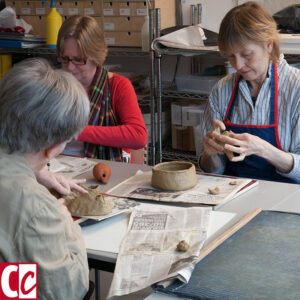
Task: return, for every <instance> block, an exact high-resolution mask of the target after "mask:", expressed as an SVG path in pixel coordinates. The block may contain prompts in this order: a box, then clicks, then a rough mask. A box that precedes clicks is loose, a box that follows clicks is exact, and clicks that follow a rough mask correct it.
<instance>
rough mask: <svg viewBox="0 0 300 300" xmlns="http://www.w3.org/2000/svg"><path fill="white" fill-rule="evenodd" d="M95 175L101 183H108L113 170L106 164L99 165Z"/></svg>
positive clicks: (94, 170) (94, 171)
mask: <svg viewBox="0 0 300 300" xmlns="http://www.w3.org/2000/svg"><path fill="white" fill-rule="evenodd" d="M93 175H94V177H95V178H96V179H97V180H99V181H100V182H102V183H107V181H108V179H109V177H110V175H111V168H110V166H109V165H108V164H106V163H98V164H96V165H95V166H94V168H93Z"/></svg>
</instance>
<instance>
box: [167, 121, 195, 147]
mask: <svg viewBox="0 0 300 300" xmlns="http://www.w3.org/2000/svg"><path fill="white" fill-rule="evenodd" d="M172 148H173V149H177V150H182V151H196V149H195V141H194V128H193V126H180V125H173V124H172Z"/></svg>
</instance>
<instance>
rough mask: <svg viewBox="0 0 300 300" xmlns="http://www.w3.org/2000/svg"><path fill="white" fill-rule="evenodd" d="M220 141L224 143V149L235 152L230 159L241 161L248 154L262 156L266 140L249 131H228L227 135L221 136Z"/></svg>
mask: <svg viewBox="0 0 300 300" xmlns="http://www.w3.org/2000/svg"><path fill="white" fill-rule="evenodd" d="M222 142H224V143H226V144H225V145H224V149H227V150H230V151H232V152H234V153H236V154H238V155H237V156H234V157H233V158H232V159H231V161H233V162H237V161H242V160H244V159H245V157H246V156H248V155H253V154H254V155H258V156H261V157H263V156H264V154H263V153H264V151H265V150H266V144H268V142H266V141H264V140H263V139H261V138H259V137H257V136H255V135H252V134H249V133H241V134H236V133H230V134H229V136H222Z"/></svg>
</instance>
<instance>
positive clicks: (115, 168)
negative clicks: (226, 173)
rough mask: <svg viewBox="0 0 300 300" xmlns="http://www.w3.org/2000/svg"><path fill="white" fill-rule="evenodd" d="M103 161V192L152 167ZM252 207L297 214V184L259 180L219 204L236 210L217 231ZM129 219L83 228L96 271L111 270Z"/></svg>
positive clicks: (225, 209)
mask: <svg viewBox="0 0 300 300" xmlns="http://www.w3.org/2000/svg"><path fill="white" fill-rule="evenodd" d="M105 162H106V163H107V164H109V165H110V167H111V169H112V175H111V178H110V179H109V181H108V183H107V184H106V185H104V184H101V190H102V191H103V192H106V191H108V190H109V189H111V188H112V187H113V186H115V185H117V184H118V183H120V182H122V181H123V180H125V179H127V178H128V177H130V176H133V175H134V174H135V173H136V171H137V170H143V171H149V170H151V167H150V166H146V165H137V164H126V163H117V162H109V161H105ZM80 177H82V178H86V179H87V184H96V183H97V184H99V182H97V181H96V180H95V179H93V175H92V172H87V173H85V174H84V175H82V176H80ZM141 205H147V204H141ZM155 205H160V204H155ZM255 208H261V209H263V210H279V211H289V212H298V213H300V185H296V184H287V183H278V182H271V181H259V184H258V185H257V186H255V187H253V188H252V189H251V190H249V191H247V192H245V193H244V194H242V195H240V196H238V197H237V198H235V199H233V200H231V201H229V202H227V203H226V204H224V205H222V206H221V207H220V209H219V211H222V212H228V213H235V215H234V217H232V218H231V220H230V221H229V222H227V223H226V225H225V226H224V227H222V228H221V229H219V230H218V232H217V234H218V235H219V234H221V233H223V232H224V231H225V230H226V229H228V228H229V227H231V226H232V225H233V224H235V223H236V222H238V221H239V220H240V219H241V218H242V217H243V216H245V215H246V214H247V213H249V212H250V211H252V210H254V209H255ZM217 211H218V209H217ZM128 221H129V214H122V215H118V216H114V217H112V218H109V219H106V220H103V221H100V222H98V223H96V224H93V225H90V226H85V227H82V232H83V236H84V239H85V243H86V248H87V253H88V258H89V262H90V265H91V267H93V268H95V269H98V270H105V271H111V272H112V271H113V269H114V265H115V262H116V259H117V252H118V249H119V245H120V243H121V241H122V238H123V237H124V235H125V234H126V231H127V224H128ZM155 299H166V300H167V299H169V300H171V299H176V297H173V296H162V295H157V294H155V293H153V294H151V295H150V296H149V297H147V300H155Z"/></svg>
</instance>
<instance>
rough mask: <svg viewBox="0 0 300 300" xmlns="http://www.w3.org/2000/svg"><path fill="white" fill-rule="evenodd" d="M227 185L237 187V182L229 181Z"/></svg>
mask: <svg viewBox="0 0 300 300" xmlns="http://www.w3.org/2000/svg"><path fill="white" fill-rule="evenodd" d="M229 184H230V185H237V181H236V180H235V181H230V182H229Z"/></svg>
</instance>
